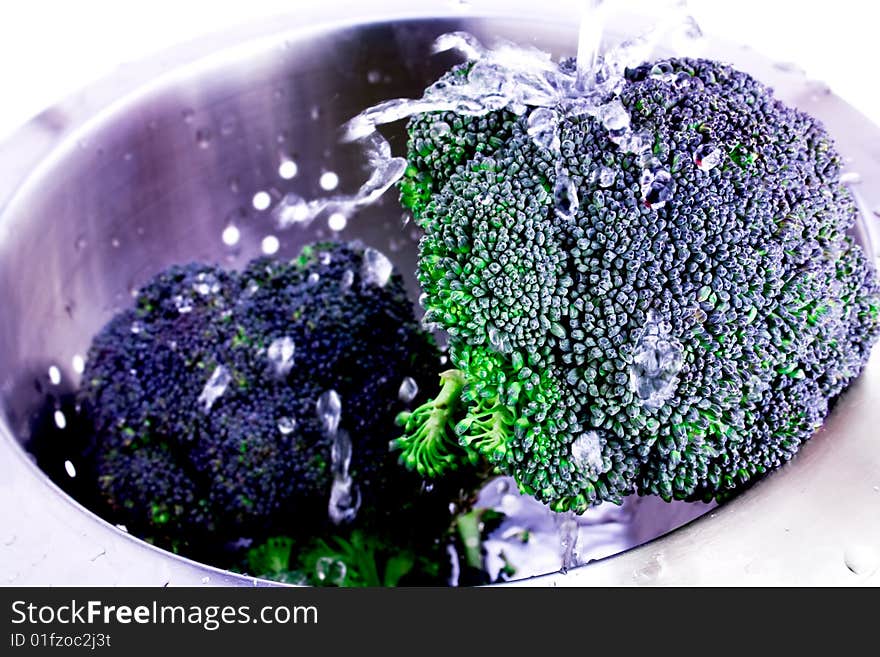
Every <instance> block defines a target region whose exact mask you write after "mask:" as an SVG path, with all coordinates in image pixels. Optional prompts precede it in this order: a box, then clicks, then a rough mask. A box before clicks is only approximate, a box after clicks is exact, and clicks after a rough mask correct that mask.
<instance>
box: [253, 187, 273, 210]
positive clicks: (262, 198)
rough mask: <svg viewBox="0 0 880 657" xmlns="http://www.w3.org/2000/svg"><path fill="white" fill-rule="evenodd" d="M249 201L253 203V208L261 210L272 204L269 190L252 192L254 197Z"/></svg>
mask: <svg viewBox="0 0 880 657" xmlns="http://www.w3.org/2000/svg"><path fill="white" fill-rule="evenodd" d="M251 202H252V203H253V205H254V209H255V210H259V211H263V210H266V209H268V207H269V206H270V205H272V197H271V196H269V192H262V191H260V192H257V193H256V194H254V198H253V200H252V201H251Z"/></svg>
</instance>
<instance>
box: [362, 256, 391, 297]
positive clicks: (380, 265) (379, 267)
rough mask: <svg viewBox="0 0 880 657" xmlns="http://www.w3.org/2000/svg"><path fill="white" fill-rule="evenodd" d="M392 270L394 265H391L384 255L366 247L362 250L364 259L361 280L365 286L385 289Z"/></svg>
mask: <svg viewBox="0 0 880 657" xmlns="http://www.w3.org/2000/svg"><path fill="white" fill-rule="evenodd" d="M393 270H394V265H392V264H391V261H390V260H389V259H388V258H387V257H386V256H385V254H384V253H382V252H381V251H377V250H376V249H374V248H372V247H367V248H366V249H365V250H364V259H363V264H362V265H361V280H362V281H363V282H364V284H365V285H376V286H378V287H385V285H387V283H388V281H389V279H390V278H391V273H392V271H393Z"/></svg>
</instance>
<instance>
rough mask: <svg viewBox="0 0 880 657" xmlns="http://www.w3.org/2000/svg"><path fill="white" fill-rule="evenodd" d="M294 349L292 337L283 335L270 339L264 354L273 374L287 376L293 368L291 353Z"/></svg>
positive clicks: (292, 353)
mask: <svg viewBox="0 0 880 657" xmlns="http://www.w3.org/2000/svg"><path fill="white" fill-rule="evenodd" d="M295 351H296V345H295V344H294V342H293V338H291V337H289V336H286V335H285V336H284V337H281V338H276V339H274V340H272V343H271V344H270V345H269V348H268V349H267V350H266V356H267V358H268V359H269V363H270V364H271V365H272V368H273V369H274V370H275V375H276V376H279V377H282V376H287V375H288V374H289V373H290V370H292V369H293V355H294V352H295Z"/></svg>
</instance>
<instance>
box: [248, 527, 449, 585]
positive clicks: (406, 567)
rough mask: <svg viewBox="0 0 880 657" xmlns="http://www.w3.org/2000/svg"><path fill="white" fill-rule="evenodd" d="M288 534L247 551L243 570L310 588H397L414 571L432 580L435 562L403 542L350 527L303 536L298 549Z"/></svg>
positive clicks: (435, 570)
mask: <svg viewBox="0 0 880 657" xmlns="http://www.w3.org/2000/svg"><path fill="white" fill-rule="evenodd" d="M295 547H296V546H295V544H294V542H293V541H292V540H291V539H290V538H288V537H273V538H270V539H268V540H267V541H266V542H265V543H262V544H260V545H257V546H256V547H253V548H251V549H249V550H248V552H247V555H246V562H247V569H248V572H251V573H255V574H257V575H259V576H261V577H265V578H268V579H272V580H275V581H280V582H287V583H295V584H308V585H311V586H344V587H362V586H398V585H400V584H401V581H402V580H404V581H405V578H410V579H411V578H413V577H415V576H416V575H417V574H422V575H426V576H428V577H431V578H433V579H436V577H437V575H438V573H437V564H436V562H434V561H431V560H428V559H425V558H424V557H420V556H417V555H416V554H415V553H414V552H413V551H412V550H411V549H410V546H408V545H400V544H399V543H398V541H396V540H389V539H388V537H385V538H381V537H380V536H378V535H377V534H372V533H365V532H364V531H362V530H360V529H354V530H352V531H351V532H350V534H349V535H347V536H340V535H336V536H333V537H331V538H329V539H324V538H313V539H311V540H307V541H306V542H305V543H304V545H303V546H302V547H301V549H299V550H295V549H294V548H295Z"/></svg>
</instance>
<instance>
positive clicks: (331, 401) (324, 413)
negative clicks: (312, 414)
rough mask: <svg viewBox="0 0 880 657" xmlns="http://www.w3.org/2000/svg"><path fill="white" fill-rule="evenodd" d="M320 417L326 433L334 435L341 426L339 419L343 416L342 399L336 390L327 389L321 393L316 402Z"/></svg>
mask: <svg viewBox="0 0 880 657" xmlns="http://www.w3.org/2000/svg"><path fill="white" fill-rule="evenodd" d="M316 410H317V413H318V419H319V420H321V426H322V427H323V428H324V433H325V434H327V435H334V434H335V433H336V431H337V429H338V428H339V420H340V418H341V417H342V399H340V397H339V393H337V392H336V391H335V390H327V391H325V392H323V393H321V396H320V397H318V402H317V404H316Z"/></svg>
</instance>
